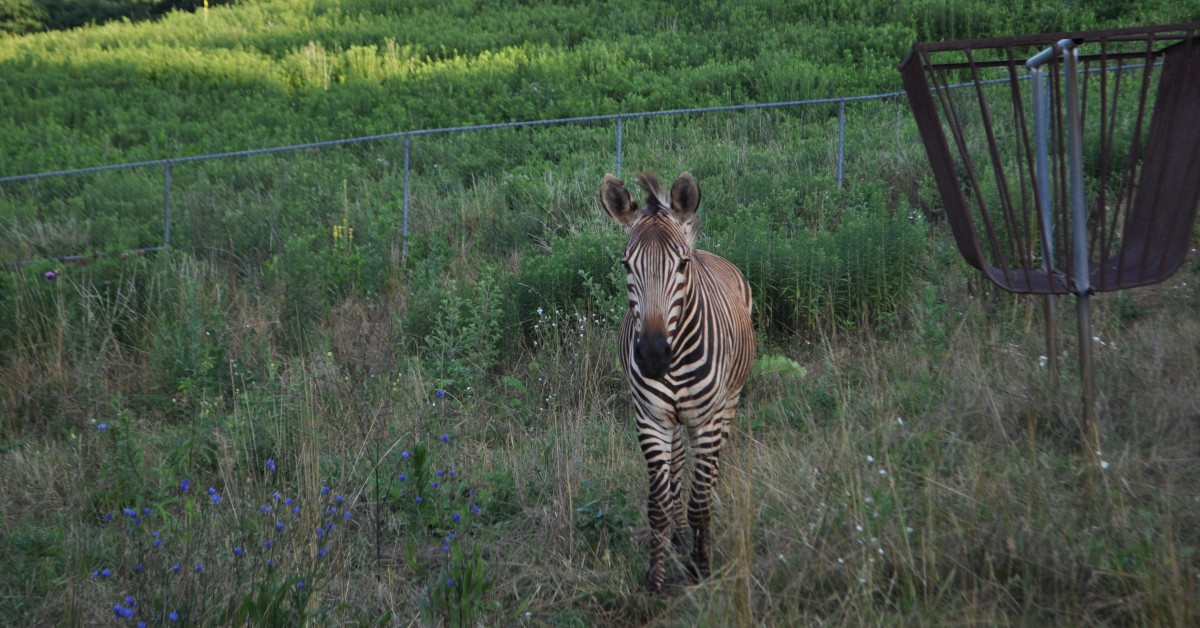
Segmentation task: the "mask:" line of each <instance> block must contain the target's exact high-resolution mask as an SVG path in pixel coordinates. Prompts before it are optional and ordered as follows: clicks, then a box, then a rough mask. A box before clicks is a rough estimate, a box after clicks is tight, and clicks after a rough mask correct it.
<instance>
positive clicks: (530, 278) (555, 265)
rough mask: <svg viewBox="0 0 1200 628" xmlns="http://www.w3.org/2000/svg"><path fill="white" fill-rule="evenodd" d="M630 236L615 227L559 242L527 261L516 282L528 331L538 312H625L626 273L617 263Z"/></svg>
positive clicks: (581, 234) (518, 302)
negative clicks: (614, 307) (614, 308)
mask: <svg viewBox="0 0 1200 628" xmlns="http://www.w3.org/2000/svg"><path fill="white" fill-rule="evenodd" d="M624 236H625V234H624V233H623V232H621V230H620V229H618V228H616V227H612V228H607V229H603V230H601V231H599V232H584V233H580V234H577V235H574V236H569V237H559V238H554V239H553V240H551V242H550V252H549V253H547V254H543V255H532V256H529V257H527V258H526V259H525V260H524V262H523V263H522V266H521V274H520V277H519V278H518V279H517V280H516V291H515V292H516V294H515V299H516V306H517V311H518V312H520V315H521V319H522V321H523V322H524V323H525V325H526V328H527V329H531V328H532V325H533V324H534V323H535V322H536V319H535V318H534V317H533V316H532V314H533V313H534V312H536V311H539V310H543V309H544V310H545V311H551V310H562V311H566V312H571V311H575V312H597V313H598V312H604V313H605V314H606V315H607V314H608V313H609V312H608V310H610V309H611V308H612V303H613V302H614V301H616V302H617V303H619V304H620V305H621V311H622V312H623V311H624V301H625V273H624V270H623V269H622V268H621V265H620V264H619V263H618V262H619V260H620V259H621V252H622V251H623V250H624V247H625V237H624Z"/></svg>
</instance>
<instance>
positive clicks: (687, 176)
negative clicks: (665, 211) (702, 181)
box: [671, 172, 700, 224]
mask: <svg viewBox="0 0 1200 628" xmlns="http://www.w3.org/2000/svg"><path fill="white" fill-rule="evenodd" d="M698 207H700V185H699V184H697V183H696V177H693V176H692V173H690V172H685V173H683V174H681V175H679V178H678V179H675V183H674V184H672V185H671V209H672V210H673V211H674V212H675V217H676V218H678V219H679V222H680V223H681V224H687V223H688V222H691V220H692V218H694V217H695V216H696V209H697V208H698Z"/></svg>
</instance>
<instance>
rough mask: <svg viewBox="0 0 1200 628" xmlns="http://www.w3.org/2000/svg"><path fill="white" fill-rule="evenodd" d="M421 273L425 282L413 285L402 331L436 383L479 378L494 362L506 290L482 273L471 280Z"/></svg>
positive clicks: (459, 385) (452, 384)
mask: <svg viewBox="0 0 1200 628" xmlns="http://www.w3.org/2000/svg"><path fill="white" fill-rule="evenodd" d="M426 277H430V278H429V279H428V282H429V283H428V284H426V285H419V286H417V287H416V290H414V292H415V294H414V295H413V299H412V301H411V303H412V305H411V306H410V309H409V313H408V316H407V317H405V319H404V332H405V334H406V336H407V337H408V338H409V339H410V342H411V343H412V344H413V345H414V348H415V350H416V351H417V352H418V353H419V354H420V355H421V356H422V358H423V359H424V361H425V363H426V365H427V367H428V368H429V369H430V370H431V372H433V373H434V374H435V376H436V377H437V381H438V386H439V387H440V388H445V389H456V390H461V389H464V388H466V387H468V386H471V385H472V384H478V383H479V381H480V380H481V378H483V377H485V376H486V375H488V374H489V373H490V372H491V371H493V370H494V369H495V368H496V367H497V366H498V360H499V357H500V349H501V346H502V345H501V343H502V341H503V337H502V329H503V324H504V322H505V318H506V312H505V305H506V303H505V295H503V294H502V293H501V292H500V289H499V287H498V284H497V282H496V280H494V279H492V278H491V277H490V276H489V275H487V274H485V275H484V277H483V278H481V279H480V280H479V281H477V282H475V283H473V284H471V283H467V282H465V281H459V280H455V279H447V280H444V281H443V280H441V279H434V278H432V277H431V276H430V275H426Z"/></svg>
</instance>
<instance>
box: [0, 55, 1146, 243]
mask: <svg viewBox="0 0 1200 628" xmlns="http://www.w3.org/2000/svg"><path fill="white" fill-rule="evenodd" d="M1161 63H1162V62H1161V61H1159V62H1157V63H1156V65H1161ZM1141 67H1142V64H1131V65H1121V66H1117V67H1115V68H1091V69H1086V70H1082V71H1081V74H1090V73H1094V72H1101V71H1105V70H1110V71H1111V70H1117V71H1122V70H1126V69H1134V68H1141ZM1030 78H1031V76H1030V75H1023V76H1020V77H1018V79H1017V80H1021V81H1025V80H1029V79H1030ZM1009 81H1010V79H1008V78H1000V79H990V80H982V81H978V82H964V83H953V84H950V85H946V86H943V87H939V88H936V89H945V90H960V89H972V88H978V87H980V86H983V85H993V84H1000V83H1007V82H1009ZM900 97H904V98H903V101H904V103H905V105H906V106H907V101H908V99H907V93H906V92H905V91H903V90H901V91H894V92H884V93H880V94H868V95H865V96H838V97H830V98H812V99H805V100H785V101H776V102H767V103H747V104H741V105H722V106H715V107H697V108H691V109H663V110H659V111H639V112H632V113H613V114H602V115H592V116H578V117H571V118H548V119H543V120H525V121H516V122H497V123H492V124H478V125H469V126H454V127H443V128H435V129H417V130H412V131H398V132H395V133H383V134H378V135H366V136H362V137H352V138H344V139H336V140H325V141H320V142H308V143H304V144H290V145H287V146H273V147H266V148H254V149H248V150H239V151H227V152H221V153H209V154H205V155H191V156H184V157H169V158H164V159H153V160H148V161H135V162H127V163H119V164H108V165H102V166H91V167H87V168H73V169H67V170H54V171H48V172H38V173H32V174H21V175H10V176H0V184H6V183H16V182H22V181H36V180H38V179H47V178H52V177H69V176H77V175H84V174H90V173H98V172H109V171H114V170H128V169H141V168H154V167H160V168H162V170H163V237H162V244H161V246H150V247H144V248H141V249H137V250H135V251H134V253H138V254H145V253H152V252H159V251H166V250H167V249H168V248H169V247H170V244H171V174H172V169H173V168H174V166H175V165H176V164H187V163H193V162H204V161H212V160H218V159H231V158H237V157H252V156H255V155H269V154H275V153H287V152H293V151H300V150H310V149H319V148H329V147H336V146H347V145H352V144H363V143H368V142H382V141H389V140H398V139H403V140H404V175H403V180H404V184H403V185H404V191H403V199H404V200H403V216H402V223H401V224H402V226H401V238H402V244H401V256H402V257H403V258H404V259H407V256H408V224H409V221H408V213H409V204H410V198H411V197H410V179H411V178H410V170H411V159H410V157H411V151H412V138H414V137H421V136H433V135H447V134H452V133H471V132H477V131H493V130H498V129H519V128H534V127H547V126H561V125H571V124H589V123H597V122H612V123H614V124H615V127H616V129H615V131H616V147H615V157H616V159H615V162H616V163H615V172H616V175H617V176H618V177H619V176H621V158H622V155H623V153H624V145H623V144H624V125H625V122H626V121H627V120H639V119H647V118H656V117H665V116H679V115H695V114H704V113H721V112H743V111H755V110H766V109H782V108H788V107H811V106H817V105H834V104H836V105H837V118H838V133H837V173H836V182H837V188H838V189H841V188H842V186H843V181H844V174H845V161H846V105H847V104H848V103H856V102H867V101H880V100H890V99H896V98H900ZM84 258H85V256H81V255H60V256H57V257H54V258H53V259H57V260H61V261H76V260H82V259H84ZM34 261H36V260H19V261H10V262H8V264H10V265H17V266H23V265H28V264H31V263H33V262H34Z"/></svg>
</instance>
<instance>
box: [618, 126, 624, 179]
mask: <svg viewBox="0 0 1200 628" xmlns="http://www.w3.org/2000/svg"><path fill="white" fill-rule="evenodd" d="M622 122H623V120H622V119H621V118H617V178H618V179H620V178H621V134H622V130H623V129H624V125H623V124H622Z"/></svg>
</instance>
